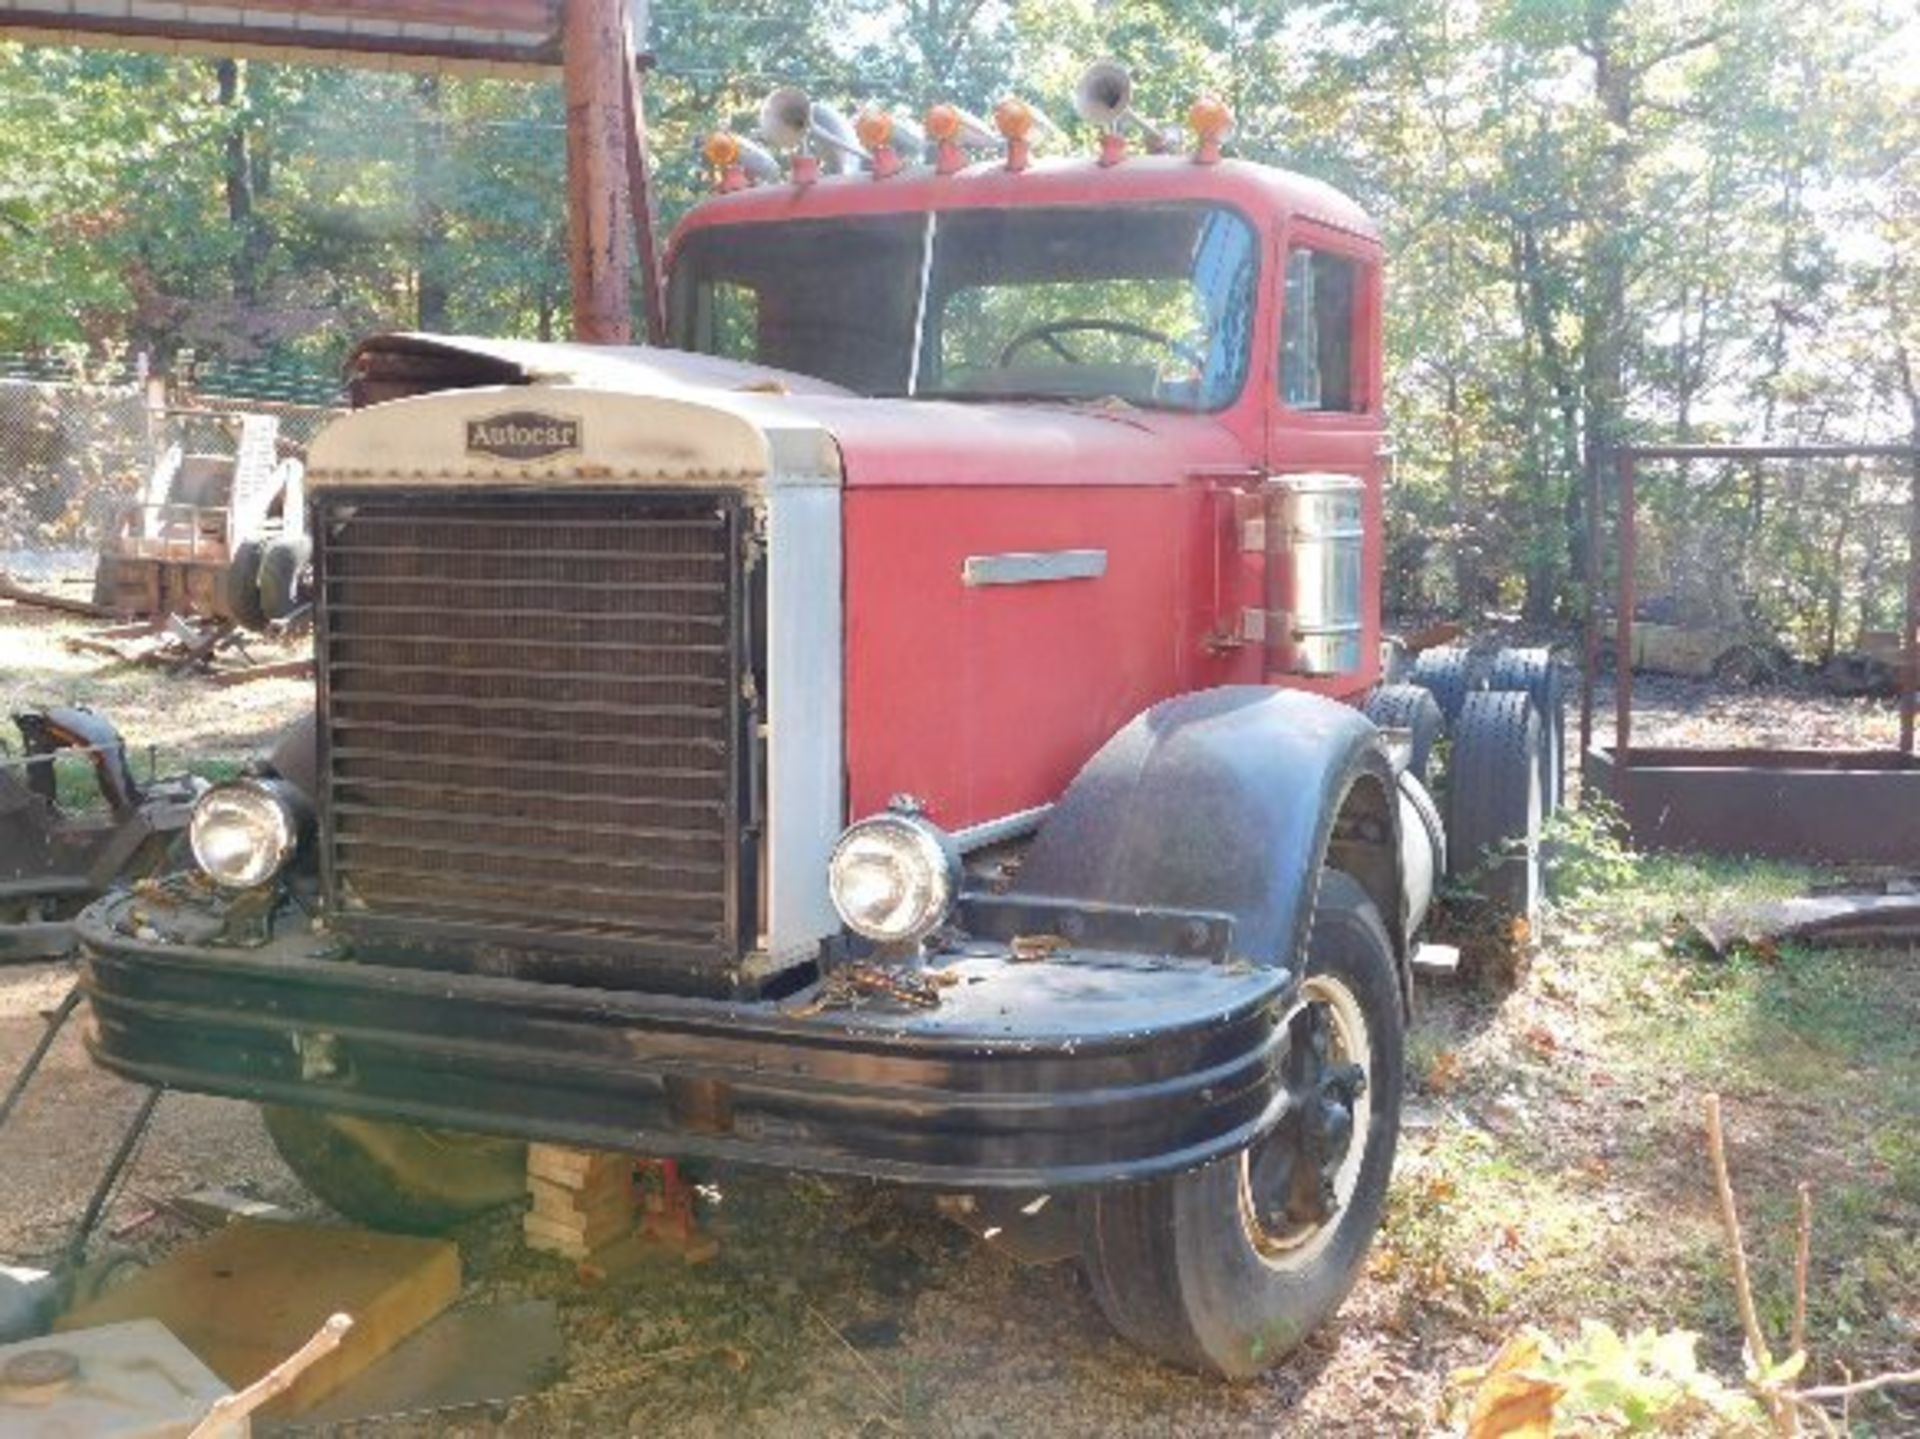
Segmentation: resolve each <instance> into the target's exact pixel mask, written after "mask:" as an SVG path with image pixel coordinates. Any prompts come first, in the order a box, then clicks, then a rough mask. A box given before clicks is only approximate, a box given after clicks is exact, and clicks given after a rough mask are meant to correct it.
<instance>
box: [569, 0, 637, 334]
mask: <svg viewBox="0 0 1920 1439" xmlns="http://www.w3.org/2000/svg"><path fill="white" fill-rule="evenodd" d="M561 44H562V47H563V51H564V60H565V64H566V89H567V231H568V238H567V243H568V251H569V256H568V258H569V263H570V268H571V271H572V275H573V333H574V338H576V339H578V340H581V341H583V342H585V343H587V344H591V345H625V344H631V343H632V341H633V319H632V314H631V309H630V300H629V279H628V263H627V219H628V216H629V191H628V170H627V138H626V136H627V128H628V122H627V109H628V103H629V102H628V85H629V80H628V73H627V72H628V65H627V38H626V7H625V5H624V4H623V3H622V0H566V4H565V14H564V18H563V20H562V24H561Z"/></svg>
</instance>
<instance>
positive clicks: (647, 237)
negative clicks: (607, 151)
mask: <svg viewBox="0 0 1920 1439" xmlns="http://www.w3.org/2000/svg"><path fill="white" fill-rule="evenodd" d="M638 23H639V22H638V20H636V24H638ZM630 38H631V37H630ZM652 58H653V57H652V56H650V55H644V54H641V55H636V54H634V53H633V50H632V47H631V45H630V46H629V47H628V50H627V54H626V60H625V64H626V72H627V84H626V102H627V104H626V145H625V150H626V159H627V196H628V200H629V202H630V203H631V205H632V207H633V248H634V251H635V253H636V254H637V255H638V257H639V261H640V313H641V315H642V316H643V317H644V320H645V323H646V330H647V343H648V344H650V345H664V344H665V343H666V342H667V295H666V277H665V276H664V275H663V274H662V273H661V270H660V237H659V229H660V220H659V215H658V214H657V212H656V209H655V205H654V197H653V177H652V175H651V174H650V173H649V171H650V168H651V161H650V160H649V157H648V154H647V118H646V107H645V105H644V103H643V101H644V98H645V95H644V86H645V71H646V68H647V66H648V65H649V64H650V63H651V62H652Z"/></svg>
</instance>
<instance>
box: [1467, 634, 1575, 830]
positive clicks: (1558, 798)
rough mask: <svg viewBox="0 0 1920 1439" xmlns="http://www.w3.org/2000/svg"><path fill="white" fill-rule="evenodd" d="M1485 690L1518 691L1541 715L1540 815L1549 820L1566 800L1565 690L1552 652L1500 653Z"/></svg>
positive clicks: (1496, 657)
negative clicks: (1531, 702) (1530, 701)
mask: <svg viewBox="0 0 1920 1439" xmlns="http://www.w3.org/2000/svg"><path fill="white" fill-rule="evenodd" d="M1487 688H1488V689H1490V690H1518V691H1520V692H1521V693H1523V694H1525V695H1526V696H1527V697H1528V698H1529V699H1531V700H1532V701H1533V707H1534V709H1535V710H1536V711H1537V712H1538V713H1539V715H1540V812H1541V817H1542V818H1543V819H1551V818H1552V817H1553V816H1554V815H1555V814H1556V813H1558V812H1559V809H1560V806H1561V805H1563V804H1565V803H1566V799H1567V691H1566V685H1565V684H1564V682H1563V681H1562V679H1561V675H1560V667H1559V666H1558V665H1556V664H1555V663H1554V662H1553V651H1551V650H1548V649H1530V650H1501V651H1500V653H1499V654H1497V655H1495V656H1494V657H1493V665H1492V667H1491V668H1489V669H1488V671H1487Z"/></svg>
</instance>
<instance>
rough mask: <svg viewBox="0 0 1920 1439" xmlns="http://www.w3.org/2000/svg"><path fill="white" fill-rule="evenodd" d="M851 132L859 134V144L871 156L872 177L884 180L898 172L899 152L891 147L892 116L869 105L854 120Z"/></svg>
mask: <svg viewBox="0 0 1920 1439" xmlns="http://www.w3.org/2000/svg"><path fill="white" fill-rule="evenodd" d="M853 133H854V134H855V135H857V136H859V138H860V143H861V145H862V146H863V147H865V149H866V150H867V152H868V153H869V154H871V155H872V156H873V177H874V179H876V180H884V179H886V178H887V176H889V175H893V174H897V173H898V172H899V169H900V154H899V152H898V151H897V150H895V149H894V148H893V116H891V115H889V114H888V113H887V112H886V111H885V110H880V109H874V108H871V107H869V108H868V109H865V110H862V111H861V112H860V114H859V117H858V118H857V119H855V120H854V122H853Z"/></svg>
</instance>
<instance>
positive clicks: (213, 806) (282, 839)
mask: <svg viewBox="0 0 1920 1439" xmlns="http://www.w3.org/2000/svg"><path fill="white" fill-rule="evenodd" d="M303 813H304V806H303V805H302V804H301V802H300V799H299V792H298V791H297V790H295V789H294V788H293V787H292V786H291V785H289V784H287V783H286V782H285V781H284V780H277V779H237V780H233V781H231V782H229V783H227V784H217V785H215V786H214V787H213V788H212V789H210V790H208V791H207V792H206V793H205V794H203V795H201V796H200V800H199V803H197V804H195V805H194V807H193V819H192V820H191V821H190V822H189V823H188V825H187V839H188V841H189V842H190V843H191V844H192V846H193V857H194V859H195V860H196V861H198V863H199V865H200V868H201V869H203V870H205V871H206V872H207V875H208V877H209V878H211V879H212V880H213V881H214V883H216V884H218V885H220V886H221V887H222V888H224V889H252V888H253V887H254V886H256V885H261V884H265V883H266V882H267V881H268V880H270V879H272V878H273V877H274V876H275V875H277V874H279V873H280V871H281V870H283V869H285V868H286V866H287V861H289V860H290V859H292V858H293V853H294V851H295V850H296V849H298V848H299V847H300V829H301V821H302V816H303Z"/></svg>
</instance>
